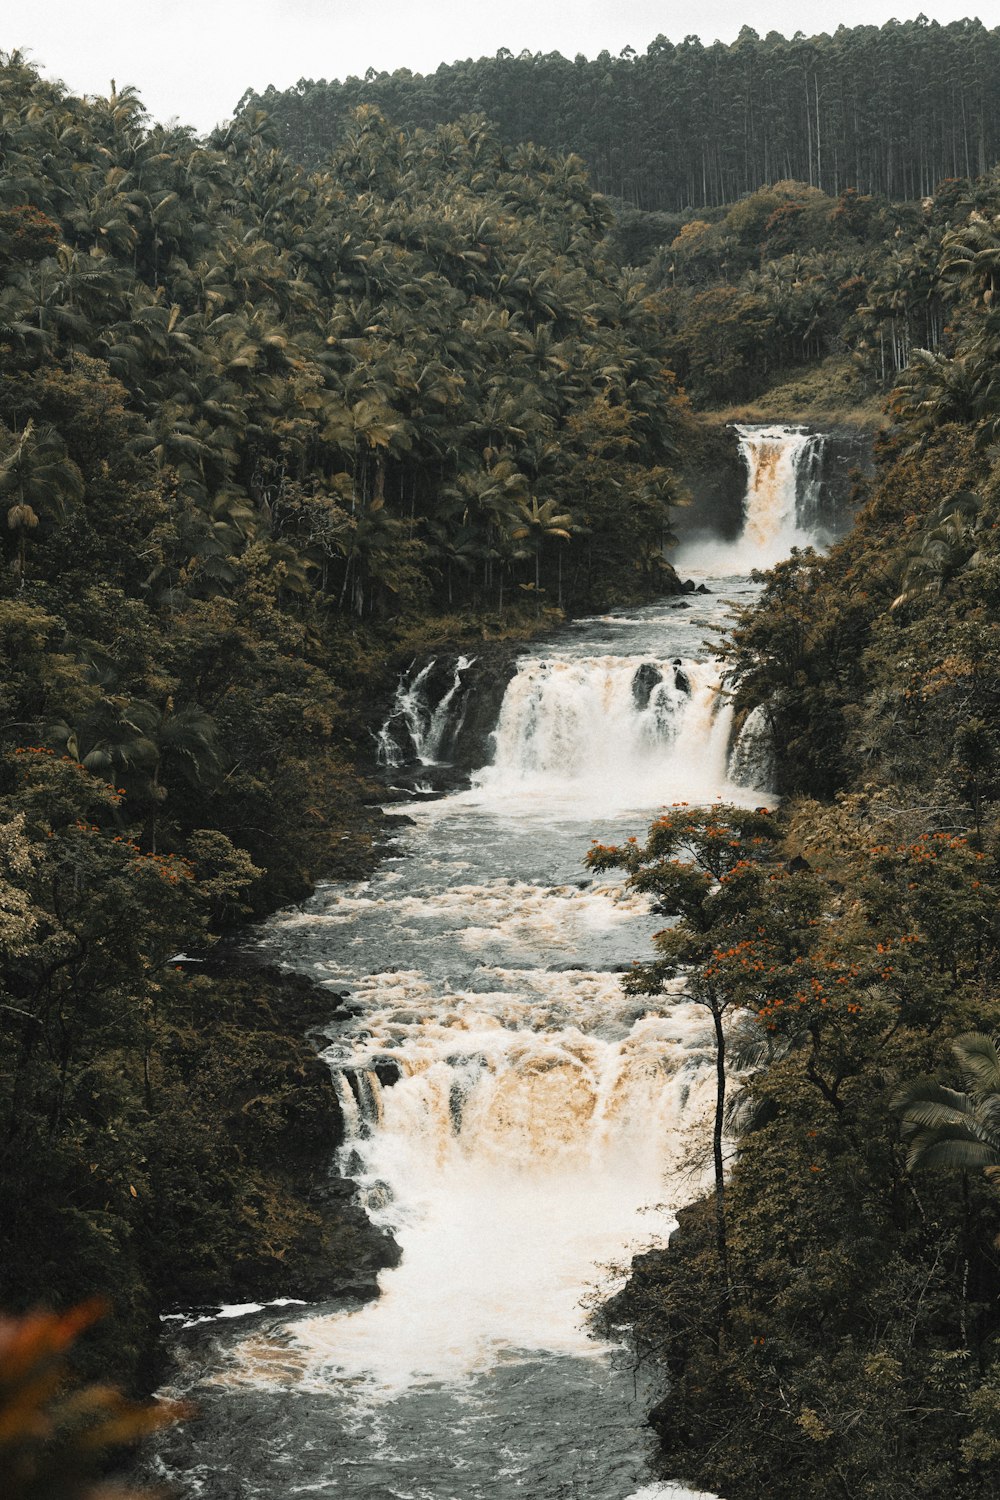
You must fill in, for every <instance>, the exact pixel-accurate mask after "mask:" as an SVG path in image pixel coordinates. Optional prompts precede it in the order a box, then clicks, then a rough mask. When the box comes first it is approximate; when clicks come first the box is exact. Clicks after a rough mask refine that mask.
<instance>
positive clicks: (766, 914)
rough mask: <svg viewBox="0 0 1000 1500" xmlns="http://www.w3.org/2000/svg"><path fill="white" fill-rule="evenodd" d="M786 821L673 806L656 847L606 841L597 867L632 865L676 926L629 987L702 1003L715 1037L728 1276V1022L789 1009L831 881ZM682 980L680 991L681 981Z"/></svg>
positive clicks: (718, 1176)
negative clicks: (786, 830) (796, 847)
mask: <svg viewBox="0 0 1000 1500" xmlns="http://www.w3.org/2000/svg"><path fill="white" fill-rule="evenodd" d="M780 840H781V828H780V826H779V822H778V819H777V818H776V817H775V816H774V815H773V814H772V813H770V812H768V811H767V810H766V809H765V808H753V809H751V808H743V807H734V806H728V805H724V804H717V805H715V806H713V807H709V808H701V807H697V808H693V807H687V806H684V805H681V806H677V807H673V808H670V809H668V810H667V811H665V812H664V813H663V814H662V815H661V816H660V817H658V818H657V819H656V820H655V822H654V823H652V824H651V826H650V828H649V833H648V836H647V838H646V841H645V843H640V842H639V841H638V840H637V839H630V840H628V841H627V842H626V843H624V844H620V845H604V844H595V845H594V846H593V847H592V848H591V850H590V852H589V854H588V856H587V863H588V865H589V866H590V867H591V869H595V870H611V869H624V870H625V871H627V872H628V884H629V885H630V886H631V887H632V889H634V890H637V891H642V892H644V893H645V894H646V895H648V896H650V897H651V898H652V903H653V909H654V911H656V912H657V913H661V914H662V915H664V916H667V917H671V918H672V919H673V921H672V923H671V925H670V926H668V927H664V928H663V929H662V930H661V931H660V932H658V933H656V934H655V935H654V938H653V946H654V949H655V950H656V956H655V957H654V958H653V959H652V960H651V961H649V962H646V963H641V964H640V963H637V964H634V965H633V967H632V969H631V970H630V971H629V973H628V974H627V976H626V979H625V988H626V989H627V990H628V991H629V992H630V993H632V994H650V995H664V994H666V993H668V990H667V986H668V985H671V988H670V990H669V994H670V996H671V999H673V1000H675V1001H680V1000H686V1001H691V1002H693V1003H694V1004H696V1005H700V1006H703V1007H704V1008H705V1009H706V1010H707V1011H708V1013H709V1015H710V1016H711V1019H712V1027H713V1031H714V1036H715V1058H716V1103H715V1117H714V1122H713V1130H712V1156H713V1164H714V1174H715V1217H716V1249H717V1252H718V1257H719V1265H720V1270H721V1273H722V1277H723V1280H724V1282H728V1252H727V1244H726V1217H725V1162H724V1153H723V1137H724V1129H725V1115H726V1089H727V1058H726V1049H727V1037H726V1021H727V1017H728V1016H729V1014H730V1013H731V1012H732V1011H734V1010H743V1011H746V1010H749V1011H752V1012H755V1013H758V1014H760V1013H761V1012H767V1011H768V1010H769V1009H770V1008H771V1007H778V1006H780V1005H781V1004H782V999H781V994H782V991H783V990H785V989H786V988H787V984H788V977H787V976H788V972H789V970H790V968H792V967H794V966H795V965H797V964H799V963H801V962H803V961H804V960H805V959H806V956H807V955H808V954H809V953H810V951H811V950H812V948H813V947H814V946H815V942H816V931H817V928H816V922H817V914H818V912H819V911H820V910H821V906H822V895H823V886H822V883H821V882H819V881H817V879H816V878H815V877H814V876H813V875H812V874H811V872H810V871H809V869H808V866H807V865H805V863H804V862H802V861H799V862H798V863H797V864H793V865H784V864H782V863H781V861H780V859H779V857H778V850H779V847H780ZM678 978H680V979H681V980H682V985H681V987H680V988H677V987H676V986H675V985H673V981H675V980H677V979H678Z"/></svg>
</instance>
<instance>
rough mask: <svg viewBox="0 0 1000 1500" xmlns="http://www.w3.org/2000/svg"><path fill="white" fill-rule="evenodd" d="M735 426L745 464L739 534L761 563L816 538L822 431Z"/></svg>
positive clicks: (775, 560) (770, 560)
mask: <svg viewBox="0 0 1000 1500" xmlns="http://www.w3.org/2000/svg"><path fill="white" fill-rule="evenodd" d="M736 432H737V436H738V437H739V443H740V454H741V456H742V458H743V461H744V463H745V464H746V466H747V488H746V500H745V503H744V513H743V535H742V538H741V540H742V541H744V542H745V543H746V544H748V545H749V546H750V547H752V548H753V550H754V552H755V554H756V555H758V557H759V558H760V560H759V561H758V562H757V564H756V566H758V567H761V566H764V567H766V566H769V565H770V564H771V563H773V562H777V561H778V560H779V559H780V558H782V557H787V556H788V554H789V552H790V551H791V550H792V548H793V547H805V546H809V545H811V544H812V543H813V542H814V541H815V536H814V529H815V525H816V520H817V517H816V514H815V512H816V509H817V506H818V491H817V485H816V473H815V463H814V460H815V459H816V457H817V454H818V451H819V448H820V446H821V443H822V437H821V435H820V434H818V433H815V432H806V431H804V430H803V429H799V428H791V427H739V426H738V427H737V428H736ZM807 512H809V513H810V514H808V515H807Z"/></svg>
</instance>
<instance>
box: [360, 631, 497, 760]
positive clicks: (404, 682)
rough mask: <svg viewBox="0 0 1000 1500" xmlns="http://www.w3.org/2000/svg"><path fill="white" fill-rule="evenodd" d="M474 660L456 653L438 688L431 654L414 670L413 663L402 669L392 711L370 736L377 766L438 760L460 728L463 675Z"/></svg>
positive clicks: (463, 704) (437, 669)
mask: <svg viewBox="0 0 1000 1500" xmlns="http://www.w3.org/2000/svg"><path fill="white" fill-rule="evenodd" d="M475 660H476V658H475V657H474V656H459V657H458V658H457V659H456V661H455V664H454V667H453V668H452V672H451V678H450V680H448V678H447V676H445V681H444V685H443V686H444V690H443V691H442V690H441V689H442V682H441V677H442V667H441V666H439V663H438V661H437V659H436V658H435V657H432V658H431V659H430V661H429V662H427V663H426V665H425V666H423V667H421V668H420V669H419V671H417V670H415V664H414V665H413V666H411V667H410V668H409V670H408V671H406V672H404V673H403V675H402V677H401V678H400V679H399V685H398V687H397V688H396V697H395V700H394V702H393V706H392V711H391V713H390V714H389V717H388V718H387V719H386V721H385V723H384V724H383V725H382V728H381V729H380V730H379V733H378V735H377V736H376V741H377V752H376V754H377V760H378V763H379V765H382V766H402V765H406V764H407V763H409V762H412V761H419V763H420V764H421V765H425V766H433V765H437V764H439V762H440V760H441V758H442V756H443V754H444V752H445V751H446V750H447V749H448V748H449V747H450V746H451V745H452V744H454V742H455V740H456V739H457V738H458V736H459V734H460V733H461V730H462V720H463V719H464V716H465V708H466V704H467V701H468V700H467V697H466V695H465V693H464V692H463V688H464V687H465V683H464V681H463V674H464V673H465V672H467V671H468V669H469V668H470V667H471V666H472V664H473V663H474V662H475ZM444 670H445V672H446V670H447V669H444Z"/></svg>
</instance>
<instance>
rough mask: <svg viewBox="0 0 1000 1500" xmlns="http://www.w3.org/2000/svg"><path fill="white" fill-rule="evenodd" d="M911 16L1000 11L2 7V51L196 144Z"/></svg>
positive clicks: (938, 4) (659, 6)
mask: <svg viewBox="0 0 1000 1500" xmlns="http://www.w3.org/2000/svg"><path fill="white" fill-rule="evenodd" d="M921 10H922V11H923V13H924V14H925V15H927V16H929V17H930V18H931V19H932V20H935V21H941V22H942V23H943V22H947V21H954V20H959V19H961V18H962V17H963V16H966V15H978V16H979V18H980V19H981V20H982V22H983V23H984V25H986V26H990V27H993V26H997V25H1000V0H981V3H979V4H976V3H975V0H966V3H963V0H926V3H925V4H924V5H923V6H921V5H920V4H919V3H913V4H903V5H895V6H894V5H893V4H892V3H891V0H884V3H883V0H814V3H812V4H807V3H804V0H739V3H737V0H502V3H499V4H497V3H490V0H486V3H482V0H368V3H366V0H130V3H129V4H127V5H115V6H113V5H112V4H110V3H109V0H104V3H103V4H102V3H101V0H98V4H96V5H95V4H87V3H86V0H0V51H4V52H9V51H12V50H13V49H14V48H20V49H21V50H22V51H24V52H26V53H27V54H28V55H29V56H30V58H31V60H32V61H33V62H34V63H35V64H37V65H38V66H39V67H40V68H41V69H42V71H43V72H44V73H45V74H47V75H48V76H50V77H59V78H62V79H63V81H64V82H65V83H66V84H67V85H68V87H69V88H70V89H71V90H72V91H73V92H75V93H88V94H106V93H107V92H108V87H109V82H110V80H111V79H112V78H114V79H115V80H116V82H117V84H118V86H119V88H121V87H122V86H123V85H125V84H134V85H135V86H136V87H137V88H138V89H139V91H140V93H141V94H142V97H143V100H144V102H145V104H146V106H147V108H148V109H149V111H150V113H151V114H152V115H153V116H154V118H156V119H158V120H170V119H174V118H177V119H179V120H180V121H181V123H182V124H185V125H194V126H195V127H196V128H197V129H198V130H199V131H204V130H208V129H210V128H211V127H212V126H213V125H215V124H216V123H218V121H219V120H221V119H225V118H227V117H229V116H230V115H231V114H232V112H233V109H234V107H235V105H236V103H237V101H238V100H239V98H240V96H241V95H242V93H243V92H244V90H245V89H247V88H254V89H257V90H263V89H264V88H265V87H266V86H267V85H268V84H269V83H273V84H275V85H276V87H278V88H287V87H288V86H289V85H290V84H294V83H296V82H298V80H299V79H300V78H327V79H330V78H345V77H347V76H348V75H349V74H352V73H355V74H364V73H365V71H366V70H367V69H368V68H369V67H374V68H375V69H377V70H378V71H381V70H383V69H385V70H387V71H390V72H391V71H392V69H394V68H401V67H406V68H410V69H411V70H412V71H413V72H414V73H427V72H432V71H433V70H434V68H436V67H437V65H438V63H440V62H454V61H455V59H456V58H464V57H480V56H483V55H489V54H492V53H494V52H496V51H497V49H498V48H500V47H508V48H509V49H510V50H511V51H512V52H520V51H521V50H522V48H525V47H527V48H528V49H529V50H530V51H532V52H539V51H540V52H561V53H563V55H564V56H567V57H573V56H575V55H576V54H577V53H578V52H582V53H584V54H585V55H586V56H587V57H594V56H596V55H597V53H599V52H601V51H602V50H604V49H605V48H606V49H607V50H608V51H609V52H611V53H614V54H617V53H619V52H620V51H621V50H622V48H623V47H625V46H632V47H634V48H635V49H636V51H637V52H643V51H645V49H646V47H647V46H648V44H649V43H650V42H651V41H652V40H653V38H654V37H655V36H657V35H658V34H660V33H662V34H663V35H664V36H666V37H669V39H670V40H671V41H674V42H679V41H682V40H683V38H684V37H685V36H687V35H690V34H695V35H697V36H700V37H701V39H702V41H704V42H706V43H708V42H712V41H714V40H715V39H716V38H719V39H721V40H722V41H726V42H728V41H732V40H733V38H734V37H735V36H736V35H737V33H738V32H739V29H740V27H741V26H743V25H750V26H753V27H754V28H755V30H757V31H759V32H760V34H761V36H763V35H765V34H766V33H767V32H768V31H772V30H773V31H780V32H782V33H783V34H784V35H785V36H791V35H793V34H794V32H795V31H796V30H798V29H801V30H803V31H805V32H807V33H808V34H810V35H812V34H816V33H817V32H821V31H835V30H836V28H837V27H838V26H840V25H845V26H856V25H860V24H862V23H864V24H873V25H881V24H882V23H883V22H885V21H887V20H889V19H890V18H891V17H892V16H895V17H896V18H897V19H898V20H901V21H905V20H909V19H911V18H912V17H914V16H916V15H918V14H920V12H921Z"/></svg>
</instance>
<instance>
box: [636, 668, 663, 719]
mask: <svg viewBox="0 0 1000 1500" xmlns="http://www.w3.org/2000/svg"><path fill="white" fill-rule="evenodd" d="M662 681H663V673H662V672H661V671H660V669H659V667H656V666H654V665H653V663H652V662H651V661H644V662H643V664H642V666H641V667H639V669H638V670H637V672H636V674H635V676H634V677H633V678H632V698H633V701H634V703H635V706H636V708H637V709H639V710H640V711H641V710H642V709H644V708H647V707H648V706H649V700H650V697H651V696H652V692H653V689H654V688H657V687H659V685H660V683H661V682H662Z"/></svg>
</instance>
